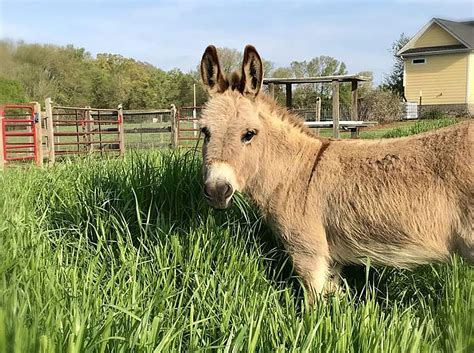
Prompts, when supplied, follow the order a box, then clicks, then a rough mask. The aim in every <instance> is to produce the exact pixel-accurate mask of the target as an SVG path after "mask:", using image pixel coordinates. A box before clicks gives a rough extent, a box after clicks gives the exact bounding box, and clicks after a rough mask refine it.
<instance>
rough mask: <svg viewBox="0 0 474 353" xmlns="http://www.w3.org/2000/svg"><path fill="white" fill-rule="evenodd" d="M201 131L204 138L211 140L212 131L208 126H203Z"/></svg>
mask: <svg viewBox="0 0 474 353" xmlns="http://www.w3.org/2000/svg"><path fill="white" fill-rule="evenodd" d="M201 132H202V133H203V135H204V139H205V140H206V141H209V139H210V138H211V133H210V132H209V130H208V129H207V127H203V128H202V129H201Z"/></svg>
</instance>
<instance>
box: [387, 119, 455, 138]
mask: <svg viewBox="0 0 474 353" xmlns="http://www.w3.org/2000/svg"><path fill="white" fill-rule="evenodd" d="M458 122H459V120H458V119H454V118H441V119H436V120H420V121H417V122H416V123H415V124H414V125H409V126H405V127H399V128H396V129H393V130H389V131H387V132H386V133H385V134H384V135H383V136H382V137H383V138H393V137H403V136H410V135H414V134H419V133H422V132H426V131H430V130H435V129H440V128H442V127H446V126H449V125H453V124H456V123H458Z"/></svg>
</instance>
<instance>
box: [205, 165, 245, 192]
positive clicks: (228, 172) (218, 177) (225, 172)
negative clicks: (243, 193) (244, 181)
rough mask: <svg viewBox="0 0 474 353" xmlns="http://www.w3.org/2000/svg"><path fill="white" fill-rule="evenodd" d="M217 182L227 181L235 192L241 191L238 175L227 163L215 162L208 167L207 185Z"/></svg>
mask: <svg viewBox="0 0 474 353" xmlns="http://www.w3.org/2000/svg"><path fill="white" fill-rule="evenodd" d="M217 181H225V182H228V183H229V184H230V185H232V188H233V189H234V191H238V190H239V183H238V182H237V175H236V174H235V171H234V168H232V167H231V166H230V165H229V164H228V163H225V162H215V163H212V164H211V165H210V166H208V167H207V173H206V183H216V182H217Z"/></svg>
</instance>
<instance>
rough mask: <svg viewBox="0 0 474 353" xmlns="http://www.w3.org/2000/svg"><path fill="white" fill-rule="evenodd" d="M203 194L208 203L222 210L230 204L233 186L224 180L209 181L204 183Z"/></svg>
mask: <svg viewBox="0 0 474 353" xmlns="http://www.w3.org/2000/svg"><path fill="white" fill-rule="evenodd" d="M203 194H204V197H205V198H206V200H207V202H208V203H209V205H211V206H212V207H214V208H217V209H221V210H223V209H226V208H229V207H230V206H231V205H232V197H233V196H234V188H233V187H232V185H231V184H230V183H228V182H226V181H222V180H217V181H211V182H206V183H205V184H204V188H203Z"/></svg>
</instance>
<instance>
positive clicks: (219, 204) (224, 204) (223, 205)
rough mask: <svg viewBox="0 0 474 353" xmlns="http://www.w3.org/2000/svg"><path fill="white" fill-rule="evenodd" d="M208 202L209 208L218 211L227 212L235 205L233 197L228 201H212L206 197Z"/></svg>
mask: <svg viewBox="0 0 474 353" xmlns="http://www.w3.org/2000/svg"><path fill="white" fill-rule="evenodd" d="M206 200H207V203H208V204H209V206H211V207H212V208H215V209H217V210H226V209H228V208H230V207H231V206H232V205H233V203H234V199H233V197H230V198H229V199H227V200H213V199H210V198H208V197H206Z"/></svg>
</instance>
